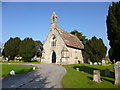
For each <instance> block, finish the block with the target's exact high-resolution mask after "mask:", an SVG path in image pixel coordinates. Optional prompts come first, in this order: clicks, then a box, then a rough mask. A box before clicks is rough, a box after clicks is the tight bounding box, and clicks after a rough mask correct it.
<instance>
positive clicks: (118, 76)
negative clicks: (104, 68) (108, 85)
mask: <svg viewBox="0 0 120 90" xmlns="http://www.w3.org/2000/svg"><path fill="white" fill-rule="evenodd" d="M114 69H115V84H116V85H119V86H120V61H117V62H116V63H115V64H114Z"/></svg>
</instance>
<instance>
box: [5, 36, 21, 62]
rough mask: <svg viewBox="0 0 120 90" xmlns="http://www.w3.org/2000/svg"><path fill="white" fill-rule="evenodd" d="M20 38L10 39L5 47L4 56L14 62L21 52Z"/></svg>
mask: <svg viewBox="0 0 120 90" xmlns="http://www.w3.org/2000/svg"><path fill="white" fill-rule="evenodd" d="M20 42H21V40H20V38H18V37H16V38H10V39H9V40H8V41H7V42H6V43H5V45H4V50H3V55H4V56H6V57H8V60H9V59H11V60H13V59H14V57H15V56H16V55H18V51H19V43H20Z"/></svg>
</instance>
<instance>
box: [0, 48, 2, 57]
mask: <svg viewBox="0 0 120 90" xmlns="http://www.w3.org/2000/svg"><path fill="white" fill-rule="evenodd" d="M1 56H2V52H1V48H0V57H1Z"/></svg>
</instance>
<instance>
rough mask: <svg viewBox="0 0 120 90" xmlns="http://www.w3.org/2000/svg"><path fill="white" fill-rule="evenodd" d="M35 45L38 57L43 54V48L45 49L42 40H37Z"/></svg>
mask: <svg viewBox="0 0 120 90" xmlns="http://www.w3.org/2000/svg"><path fill="white" fill-rule="evenodd" d="M35 46H36V49H37V50H36V55H37V57H41V56H42V50H43V44H42V43H41V41H35Z"/></svg>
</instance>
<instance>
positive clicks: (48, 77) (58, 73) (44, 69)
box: [2, 64, 66, 88]
mask: <svg viewBox="0 0 120 90" xmlns="http://www.w3.org/2000/svg"><path fill="white" fill-rule="evenodd" d="M34 65H35V66H37V67H39V68H40V69H38V70H36V71H32V72H29V73H24V74H18V75H15V76H9V77H5V78H3V79H2V88H62V85H61V79H62V78H63V76H64V75H65V73H66V70H65V68H64V67H62V66H60V65H56V64H34Z"/></svg>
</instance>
